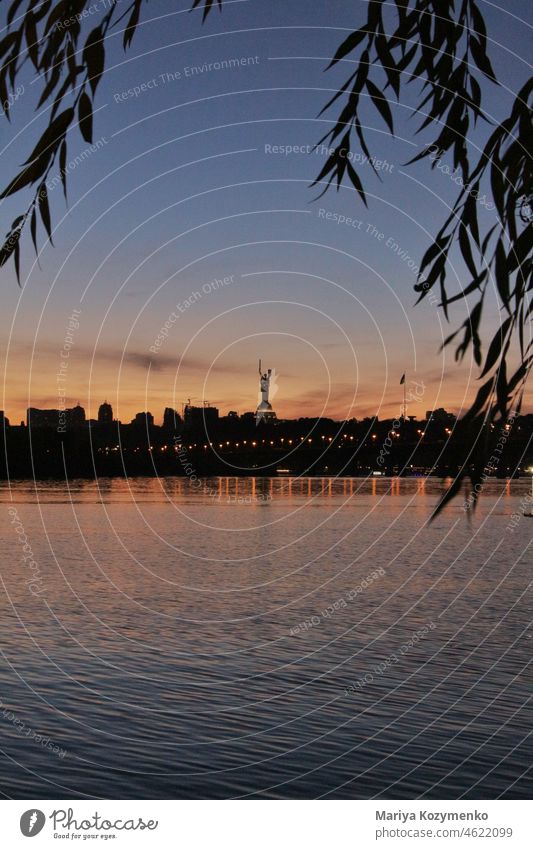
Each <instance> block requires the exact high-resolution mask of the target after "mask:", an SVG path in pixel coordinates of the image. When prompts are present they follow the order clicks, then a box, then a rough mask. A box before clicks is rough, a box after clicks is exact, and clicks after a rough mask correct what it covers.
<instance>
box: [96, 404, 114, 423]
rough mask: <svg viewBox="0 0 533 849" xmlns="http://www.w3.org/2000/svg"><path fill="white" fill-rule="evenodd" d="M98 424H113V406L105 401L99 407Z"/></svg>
mask: <svg viewBox="0 0 533 849" xmlns="http://www.w3.org/2000/svg"><path fill="white" fill-rule="evenodd" d="M98 424H101V425H107V424H113V407H112V406H111V404H108V403H107V401H104V403H103V404H100V406H99V408H98Z"/></svg>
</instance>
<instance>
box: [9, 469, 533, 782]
mask: <svg viewBox="0 0 533 849" xmlns="http://www.w3.org/2000/svg"><path fill="white" fill-rule="evenodd" d="M441 491H442V483H441V481H439V480H436V479H426V478H411V479H392V480H391V479H384V478H374V479H372V480H369V481H366V480H363V479H357V478H344V479H332V478H304V479H293V478H281V477H279V478H258V479H253V478H214V479H209V480H205V481H201V482H200V483H199V485H198V486H197V487H192V486H191V485H190V483H189V482H188V481H187V480H185V479H183V478H167V479H162V480H154V479H148V478H147V479H133V480H129V481H124V480H120V479H110V480H103V479H100V480H99V481H98V482H97V483H96V482H89V481H72V482H70V483H69V486H68V489H67V487H66V486H65V485H64V484H63V485H62V484H59V483H57V482H51V483H43V482H40V483H39V484H38V486H37V487H36V486H35V485H34V484H33V483H31V482H16V483H14V484H12V486H11V490H10V489H9V488H8V487H7V486H6V485H4V486H3V487H2V488H1V489H0V501H1V502H3V503H2V504H1V505H0V517H1V522H2V539H3V540H4V549H5V550H4V556H3V558H2V579H3V582H4V592H3V596H2V608H3V611H2V612H3V615H2V620H1V624H0V638H1V645H2V650H3V662H2V665H1V667H0V670H1V671H0V679H1V680H0V698H1V700H2V703H3V705H2V708H1V709H0V733H1V735H2V741H3V742H2V748H3V751H4V755H3V758H2V762H1V764H2V765H1V766H0V777H1V788H2V790H3V792H4V793H7V794H8V795H10V796H14V797H18V798H28V797H30V798H31V797H36V798H37V797H48V798H50V797H52V798H53V797H65V796H74V797H76V796H83V795H88V796H96V797H110V798H129V797H141V798H151V797H154V798H155V797H161V798H174V797H177V798H180V797H193V798H198V797H202V798H205V797H207V798H213V797H217V798H218V797H222V798H223V797H231V796H242V795H262V796H264V797H274V798H278V797H280V798H287V797H297V798H310V797H316V796H320V795H323V794H329V795H330V796H332V797H337V798H368V797H374V796H380V795H381V796H383V797H388V798H412V797H419V796H421V795H424V794H425V795H427V796H428V797H433V798H442V797H453V798H455V797H459V796H462V795H465V796H466V797H469V798H484V797H496V796H498V795H499V794H502V793H503V794H507V795H508V796H510V797H525V796H526V795H527V791H526V781H527V769H528V766H529V765H530V764H531V747H530V744H529V742H528V740H527V739H526V737H527V734H528V733H529V730H530V728H531V713H530V703H529V702H528V699H529V698H530V695H531V687H530V677H528V670H527V664H528V663H529V660H530V656H531V640H530V635H529V633H528V628H529V625H530V622H531V595H530V594H529V593H528V585H529V582H530V573H531V556H530V552H528V550H527V546H528V544H530V542H531V536H532V532H533V522H530V521H529V520H527V519H521V520H520V521H518V522H517V523H516V524H515V525H513V526H511V525H510V520H511V516H512V515H513V513H515V512H516V511H518V514H519V513H520V510H521V505H522V504H523V503H524V497H525V495H526V493H527V491H528V481H525V480H518V481H513V482H506V481H491V482H489V483H488V484H487V485H486V487H485V491H484V493H483V498H482V501H481V504H480V508H479V510H478V512H477V514H476V515H475V516H474V517H473V519H472V520H471V522H469V521H468V520H467V518H466V517H465V514H464V512H463V510H462V508H461V501H460V500H456V501H455V502H454V503H453V504H452V506H451V508H450V509H449V510H447V511H446V512H445V513H444V514H441V515H440V516H439V517H438V519H437V520H436V521H435V522H434V523H432V524H431V525H429V526H428V522H427V520H428V517H429V515H430V512H431V508H432V507H433V506H434V504H435V503H436V501H437V499H438V494H439V493H440V492H441ZM8 508H11V509H14V510H16V511H17V517H18V519H19V520H20V523H21V525H22V527H23V529H24V532H25V534H26V537H27V539H28V541H29V545H30V547H31V552H32V554H31V557H32V558H33V561H34V563H35V564H36V566H35V567H33V571H31V570H30V567H29V566H28V561H27V560H26V561H24V560H22V558H21V553H22V549H21V544H20V542H19V540H18V538H17V534H16V533H15V527H14V524H13V523H12V518H13V514H11V515H10V514H9V513H8ZM36 568H37V569H38V575H37V576H36V571H35V570H36ZM36 577H37V582H35V579H36ZM32 581H33V583H32ZM32 588H33V590H34V591H35V594H32V592H31V591H30V590H31V589H32ZM430 624H431V626H432V627H429V626H430ZM417 631H419V632H420V633H422V636H421V637H420V638H418V640H417V641H416V642H413V635H414V634H416V632H417ZM410 641H411V644H412V645H411V644H410ZM405 646H407V649H406V650H405V651H404V650H403V649H402V647H405ZM365 676H366V677H365ZM362 682H363V683H362ZM350 685H352V691H349V689H348V688H350ZM347 689H348V693H347V692H346V691H347ZM11 715H12V716H13V719H11V718H9V717H10V716H11ZM15 719H17V720H18V724H15ZM22 723H24V725H23V730H21V725H22ZM28 729H31V732H29V731H28ZM36 735H41V742H36ZM48 739H49V743H44V742H42V741H43V740H48ZM53 745H57V746H58V747H61V748H63V749H64V750H66V752H67V754H66V755H65V757H63V758H60V757H59V756H58V755H57V754H55V753H54V752H53V751H52V748H51V747H52V746H53Z"/></svg>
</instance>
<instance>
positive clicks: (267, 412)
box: [255, 360, 276, 424]
mask: <svg viewBox="0 0 533 849" xmlns="http://www.w3.org/2000/svg"><path fill="white" fill-rule="evenodd" d="M271 380H272V369H271V368H269V369H268V371H266V372H265V373H264V374H263V370H262V368H261V360H259V383H260V386H261V389H260V398H261V400H260V401H259V404H258V405H257V410H256V411H255V423H256V424H259V422H260V421H262V420H263V419H265V420H267V421H268V419H275V418H276V414H275V412H274V411H273V409H272V404H271V403H270V401H269V395H270V381H271Z"/></svg>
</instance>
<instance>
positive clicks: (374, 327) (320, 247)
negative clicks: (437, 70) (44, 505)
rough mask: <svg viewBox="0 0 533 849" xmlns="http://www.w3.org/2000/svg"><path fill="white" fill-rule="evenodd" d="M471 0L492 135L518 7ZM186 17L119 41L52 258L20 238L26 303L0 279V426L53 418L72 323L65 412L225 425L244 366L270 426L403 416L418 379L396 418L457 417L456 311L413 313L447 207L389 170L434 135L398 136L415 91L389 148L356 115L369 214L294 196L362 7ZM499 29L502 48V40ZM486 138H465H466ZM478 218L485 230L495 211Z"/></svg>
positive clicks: (24, 116) (5, 213)
mask: <svg viewBox="0 0 533 849" xmlns="http://www.w3.org/2000/svg"><path fill="white" fill-rule="evenodd" d="M95 5H96V6H97V5H98V4H97V3H95ZM481 6H482V8H483V10H484V12H485V13H486V16H487V21H488V23H489V36H491V37H492V46H491V55H492V56H493V57H494V66H495V69H496V72H497V75H498V76H499V77H500V79H501V80H502V86H501V87H499V88H495V87H494V86H492V87H491V86H490V84H489V83H487V87H486V91H487V95H488V96H487V100H486V109H487V112H488V113H489V114H490V115H491V116H492V117H493V118H494V119H496V120H499V119H501V118H502V117H503V116H504V115H505V114H506V112H507V111H508V109H509V106H510V103H511V100H512V93H513V91H516V89H517V88H518V87H519V85H520V84H521V83H522V81H523V80H524V79H525V78H526V77H527V75H528V66H527V64H526V61H525V57H527V56H528V55H530V53H531V28H529V29H528V27H527V26H526V25H525V24H524V23H523V22H521V21H520V20H519V17H520V16H521V15H522V16H525V15H526V13H527V10H528V6H529V4H527V3H525V2H517V0H510V2H506V3H503V2H502V0H498V2H497V3H496V4H490V5H488V4H484V3H481ZM188 9H189V3H188V2H187V3H176V2H171V0H158V2H157V3H148V4H146V6H145V9H144V19H143V20H144V22H143V24H142V25H141V26H140V27H139V30H138V32H137V34H136V37H135V39H134V41H133V45H132V48H131V49H130V51H129V52H128V53H127V54H126V56H124V53H123V51H122V35H121V33H118V34H117V37H116V38H115V39H114V42H115V43H114V50H113V53H112V55H111V54H110V56H109V58H108V66H109V71H108V73H107V74H106V75H105V76H104V78H103V79H102V82H101V84H100V87H99V89H98V92H97V99H96V110H97V111H96V114H95V117H94V120H95V126H94V140H95V142H97V144H96V145H95V149H94V150H92V151H91V150H88V146H87V144H86V143H85V142H84V141H83V140H82V138H81V136H80V134H79V133H78V132H77V130H75V131H74V132H73V133H72V135H71V137H69V148H68V155H67V161H68V163H69V165H68V170H69V177H68V179H69V204H68V207H67V206H65V203H64V198H63V193H62V189H61V187H60V186H57V187H56V188H54V189H53V190H52V191H51V204H52V209H53V220H54V223H55V225H56V230H55V233H54V244H55V247H51V246H50V245H47V246H46V247H45V248H44V250H43V251H42V253H41V256H40V258H39V264H40V267H39V266H38V265H37V264H36V263H35V262H34V259H35V258H34V255H33V254H32V250H31V247H30V245H31V243H30V242H29V239H28V240H27V241H26V242H25V243H24V245H25V250H23V262H22V284H23V289H22V291H21V290H20V289H19V287H18V286H17V282H16V278H15V275H14V272H13V269H12V267H11V265H10V266H9V267H7V268H4V269H2V278H3V279H2V299H3V309H2V314H1V318H0V343H1V346H2V354H3V356H4V358H5V359H4V361H5V375H4V389H3V403H2V407H3V409H4V410H5V412H6V415H7V416H8V417H9V418H10V420H11V422H12V423H18V422H19V421H20V420H21V419H23V418H25V410H26V408H27V407H28V406H37V407H55V406H57V405H58V382H57V377H56V375H57V372H58V368H59V363H60V352H61V351H62V350H64V345H65V337H66V335H67V332H68V325H69V317H70V316H71V315H72V314H73V310H78V311H80V312H79V328H77V329H75V330H73V331H72V336H73V340H72V342H71V343H69V344H70V347H69V358H68V362H69V365H68V380H67V381H66V389H67V403H68V404H69V405H74V404H75V403H76V402H78V401H79V402H80V403H81V404H82V406H84V407H85V409H86V411H87V414H88V415H90V416H95V415H96V413H97V409H98V406H99V404H100V403H101V402H102V401H103V400H104V398H107V400H108V401H110V402H111V403H112V404H113V407H114V412H115V415H116V416H117V417H118V418H120V419H121V420H122V421H129V420H130V419H131V418H132V417H133V415H134V414H135V413H136V412H137V411H139V410H150V411H151V412H152V413H153V414H154V416H155V418H156V421H160V419H161V417H162V411H163V408H164V407H165V406H173V407H176V408H178V409H180V408H181V404H182V403H183V402H184V401H186V400H187V399H188V398H191V400H192V402H193V403H201V402H202V400H208V401H209V402H210V403H212V404H214V405H216V406H218V407H220V409H221V412H222V413H225V412H227V411H228V410H237V411H238V412H240V413H243V412H245V411H247V410H252V409H254V408H255V406H256V404H257V393H258V375H257V361H258V358H259V357H261V358H262V361H263V366H264V367H265V368H268V367H270V368H273V369H275V371H276V375H277V385H278V391H277V393H276V396H275V398H274V402H273V403H274V407H275V409H276V411H277V413H278V415H279V416H280V417H284V418H286V417H294V416H299V415H309V416H315V415H327V416H331V417H334V418H347V417H353V416H355V417H357V418H361V417H363V416H366V415H378V416H380V417H382V418H384V417H388V416H391V415H394V414H397V413H398V412H399V410H400V404H401V400H402V390H401V388H400V385H399V382H400V377H401V375H402V373H403V372H406V373H407V375H408V379H413V380H417V381H419V382H421V383H423V384H424V385H425V390H424V393H423V396H422V400H421V402H420V403H418V404H417V405H416V408H412V409H411V410H410V411H409V412H410V413H413V414H416V415H420V416H423V415H424V413H425V411H426V410H428V409H431V408H433V407H446V408H448V409H450V410H452V411H454V412H460V410H461V409H462V408H463V407H464V405H465V404H466V403H468V401H469V400H471V398H472V396H473V394H474V393H475V391H476V389H477V385H478V384H477V377H478V369H477V367H476V366H475V364H473V363H472V362H471V361H470V357H469V356H468V357H467V358H466V359H465V361H464V362H463V363H462V364H461V365H457V364H456V363H455V360H454V350H453V348H447V349H446V350H445V351H444V352H439V348H440V344H441V342H442V340H443V338H445V337H446V336H447V335H448V334H449V333H451V332H452V330H455V329H456V328H457V327H458V326H459V325H460V324H461V322H462V321H463V320H464V318H465V316H466V306H465V304H464V303H461V302H458V304H457V305H456V307H455V309H454V310H453V311H452V313H451V324H450V326H447V325H446V323H445V320H444V316H443V314H442V311H441V310H440V309H439V308H438V307H437V306H436V305H434V304H431V303H430V302H429V301H425V302H423V303H422V304H420V305H418V306H417V307H415V306H414V303H415V300H416V296H415V294H414V292H413V285H414V283H415V280H416V266H417V265H418V263H419V261H420V258H421V256H422V254H423V252H424V250H425V248H426V247H427V245H428V243H429V241H430V240H431V238H432V235H433V234H434V233H435V232H436V231H437V229H438V227H439V226H440V224H441V223H442V222H443V221H444V219H445V218H446V215H447V209H448V205H449V204H450V203H451V202H453V200H454V198H455V195H456V192H457V186H456V185H455V184H454V183H453V181H452V179H451V178H450V176H449V175H447V174H445V173H443V172H442V171H438V170H435V171H433V172H432V171H430V169H429V164H428V162H427V161H425V162H424V163H419V164H417V165H416V166H409V167H408V168H406V167H405V166H404V164H403V163H405V162H406V161H407V160H408V159H410V158H412V157H413V156H414V155H415V154H416V152H417V151H418V150H419V148H420V147H421V146H423V145H424V144H425V143H427V141H428V139H429V136H427V135H424V134H421V135H419V136H415V135H414V129H415V128H416V126H417V124H418V122H419V118H417V117H416V116H413V114H412V107H413V104H415V103H416V93H417V92H416V90H415V88H414V86H412V87H411V89H412V94H410V95H409V100H408V101H407V100H404V102H403V104H402V106H397V105H396V106H394V105H393V106H392V109H393V114H394V118H395V122H396V138H395V139H391V138H390V136H389V135H388V133H387V131H386V127H385V125H384V124H383V122H382V120H381V118H380V116H379V114H378V113H377V112H376V110H375V109H374V108H373V106H372V105H371V104H369V105H368V111H367V136H368V141H369V144H370V147H371V151H372V153H373V154H374V155H375V157H376V159H377V160H378V170H379V174H380V177H381V182H380V180H379V179H378V178H377V177H376V176H375V175H374V174H373V172H372V170H371V168H370V167H369V165H368V164H367V163H361V162H359V163H354V164H355V165H357V168H358V170H359V173H360V176H361V178H362V179H363V182H364V184H365V187H366V189H367V192H368V209H367V208H365V207H364V206H363V204H362V203H361V201H360V199H359V198H358V196H357V195H356V194H355V192H354V191H353V190H352V189H350V188H349V187H344V188H342V189H341V190H340V191H339V192H336V191H334V190H330V191H328V192H327V193H326V194H325V195H324V196H323V197H322V198H320V199H319V200H316V198H317V195H318V193H319V192H318V191H317V190H316V188H315V189H311V188H310V187H309V184H310V183H311V182H312V180H313V179H314V178H315V177H316V176H317V174H318V172H319V170H320V168H321V167H322V165H323V163H324V161H325V158H324V151H322V150H319V151H318V152H312V151H311V146H312V145H313V144H314V143H315V142H317V141H318V140H319V139H320V137H321V136H322V135H324V134H325V133H326V132H327V131H328V129H330V127H331V120H332V119H334V118H335V117H336V115H337V112H336V111H335V109H333V110H331V111H330V112H328V113H327V114H326V115H323V116H321V117H320V118H318V117H317V116H318V114H319V112H320V110H321V108H322V106H323V105H324V104H325V102H326V101H327V100H328V99H329V98H330V97H331V96H332V94H333V92H334V91H335V89H336V87H338V86H339V85H340V84H342V83H343V82H344V80H345V78H346V77H347V76H348V73H350V72H351V69H352V68H353V64H350V63H349V62H344V63H341V65H340V66H337V67H336V68H334V69H333V70H331V71H329V72H328V73H327V74H325V73H324V68H325V66H326V65H327V62H328V60H329V58H330V57H331V55H332V54H333V53H334V51H335V49H336V47H337V46H338V44H339V43H340V41H341V40H342V39H343V38H345V37H346V35H347V34H348V32H350V31H351V30H352V29H354V28H355V27H357V26H359V25H360V24H361V23H362V22H363V17H364V14H365V4H363V3H359V2H348V0H346V2H331V0H313V3H309V2H303V0H302V2H292V0H290V2H284V3H281V2H274V3H262V2H259V0H234V2H229V3H228V4H227V6H225V8H224V11H223V13H222V14H218V12H216V13H214V14H212V15H210V16H209V19H208V20H207V22H206V23H205V25H203V26H202V25H201V17H200V16H199V15H198V14H189V13H188ZM95 14H96V13H95ZM515 16H518V17H515ZM94 23H96V20H95V21H94V22H90V21H89V23H88V25H87V27H88V30H89V28H91V27H92V25H94ZM501 33H505V44H506V45H514V50H515V51H516V53H513V52H511V50H510V49H509V47H507V46H503V45H500V44H499V42H498V37H499V34H501ZM230 60H232V61H231V62H230ZM235 60H237V61H235ZM209 63H212V65H215V63H223V66H222V67H221V68H220V69H217V68H216V67H211V68H209ZM224 63H225V64H224ZM206 64H207V67H206ZM134 87H138V89H141V90H140V91H137V92H133V89H134ZM37 89H39V86H36V85H33V84H32V77H31V76H28V79H27V83H25V90H24V92H23V93H22V94H21V96H20V97H19V99H18V100H17V102H16V103H15V105H14V107H13V109H12V115H13V123H12V125H8V124H7V121H6V120H5V118H1V119H0V120H1V122H2V123H1V128H2V135H1V139H2V163H3V169H2V174H3V177H2V184H3V185H5V184H6V183H7V182H8V181H9V179H10V178H11V176H13V173H14V170H15V166H16V165H17V164H20V163H21V162H22V161H24V159H25V158H26V157H27V155H28V153H29V151H30V150H31V148H32V147H33V145H34V144H35V141H36V139H37V135H38V133H39V132H40V130H41V129H42V127H43V126H44V120H45V117H44V116H45V113H42V114H39V113H35V110H34V107H35V100H36V98H35V94H36V91H37ZM128 90H130V92H128ZM486 133H487V127H486V125H485V126H480V127H479V128H478V135H477V136H476V139H475V140H476V141H477V142H478V143H479V144H482V143H483V140H484V139H485V138H486ZM283 146H284V147H285V150H282V149H281V148H282V147H283ZM287 146H292V147H298V148H300V150H298V151H293V152H290V153H287V151H286V147H287ZM308 150H309V151H310V152H307V151H308ZM84 152H85V153H84ZM82 153H83V156H82V157H81V158H79V159H78V160H77V161H76V157H80V154H82ZM379 163H381V164H379ZM21 206H22V196H16V197H15V199H11V198H10V199H9V201H3V202H2V203H1V213H0V214H2V219H3V222H4V230H6V229H7V228H8V226H9V223H10V222H11V220H12V219H13V217H14V216H15V214H16V213H17V212H18V211H19V209H20V208H21ZM340 216H345V217H346V218H350V219H352V221H351V222H350V223H346V222H344V223H340V222H339V217H340ZM480 218H481V221H482V222H483V225H484V226H491V222H492V223H494V221H495V218H494V211H493V210H491V209H490V208H488V209H483V210H482V211H481V212H480ZM42 243H43V239H42V238H41V244H42ZM454 272H455V274H456V278H457V283H456V286H455V289H458V288H459V284H460V283H463V284H465V283H468V282H469V278H468V279H467V273H466V272H465V269H464V267H463V265H462V263H461V262H460V261H459V260H457V264H456V265H455V266H454ZM450 279H451V278H450ZM217 281H218V282H217ZM452 288H454V287H453V285H452ZM489 303H490V306H491V307H492V315H491V316H489V315H488V314H487V316H486V318H487V321H486V323H485V336H484V338H485V341H488V340H489V339H490V337H491V335H492V333H493V332H494V330H495V328H496V327H497V325H498V309H497V305H496V299H495V297H493V298H492V302H490V300H489ZM172 313H175V314H176V315H177V316H178V318H177V319H176V320H174V323H173V324H172V325H171V326H170V328H168V336H166V337H165V338H164V339H163V340H162V341H161V337H160V344H159V345H157V344H156V340H157V339H158V335H159V334H160V332H161V328H163V327H164V326H165V323H166V322H167V323H168V322H169V317H170V316H171V315H172ZM491 331H492V332H491ZM166 332H167V331H165V333H166ZM154 347H155V348H156V351H157V353H154V350H151V349H154ZM527 406H531V404H530V403H529V404H528V405H527Z"/></svg>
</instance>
